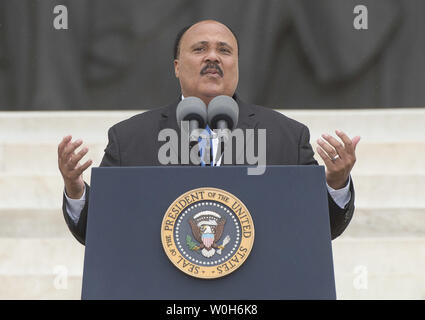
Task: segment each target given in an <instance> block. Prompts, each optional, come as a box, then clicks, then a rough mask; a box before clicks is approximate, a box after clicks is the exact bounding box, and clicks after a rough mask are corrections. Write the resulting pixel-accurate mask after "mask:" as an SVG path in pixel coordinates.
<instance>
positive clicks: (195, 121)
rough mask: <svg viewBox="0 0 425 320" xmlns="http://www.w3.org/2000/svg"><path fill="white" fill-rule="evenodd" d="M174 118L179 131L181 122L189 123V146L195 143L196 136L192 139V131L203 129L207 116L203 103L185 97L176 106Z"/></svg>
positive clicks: (199, 100)
mask: <svg viewBox="0 0 425 320" xmlns="http://www.w3.org/2000/svg"><path fill="white" fill-rule="evenodd" d="M176 117H177V123H178V125H179V127H180V129H181V122H182V121H188V122H189V136H190V139H189V141H191V144H192V143H197V142H198V141H197V136H193V137H192V135H193V134H194V131H196V130H198V129H199V128H202V129H203V128H205V126H206V123H207V118H208V114H207V106H206V105H205V103H204V102H203V101H202V100H201V99H199V98H196V97H187V98H185V99H184V100H182V101H180V103H179V104H178V106H177V110H176ZM195 138H196V139H195ZM193 140H196V141H193Z"/></svg>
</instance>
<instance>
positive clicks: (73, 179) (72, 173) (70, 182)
mask: <svg viewBox="0 0 425 320" xmlns="http://www.w3.org/2000/svg"><path fill="white" fill-rule="evenodd" d="M71 140H72V136H70V135H69V136H66V137H65V138H63V139H62V141H61V143H60V144H59V145H58V165H59V170H60V172H61V174H62V177H63V181H64V182H65V190H66V194H67V195H68V197H70V198H71V199H79V198H81V196H82V195H83V192H84V180H83V172H84V170H86V169H87V168H88V167H90V166H91V164H92V163H93V161H92V160H87V161H86V162H85V163H84V164H82V165H81V164H80V160H81V159H82V158H83V157H84V156H85V155H86V154H87V152H88V151H89V149H88V148H87V147H84V148H82V149H81V150H80V151H79V152H78V153H75V150H76V149H77V148H78V147H79V146H81V145H82V144H83V141H82V140H77V141H74V142H72V141H71Z"/></svg>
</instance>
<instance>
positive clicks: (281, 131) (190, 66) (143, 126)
mask: <svg viewBox="0 0 425 320" xmlns="http://www.w3.org/2000/svg"><path fill="white" fill-rule="evenodd" d="M238 50H239V47H238V40H237V38H236V36H235V35H234V33H233V32H232V31H231V30H230V29H229V28H228V27H227V26H225V25H223V24H221V23H219V22H217V21H213V20H205V21H201V22H198V23H196V24H193V25H192V26H190V27H186V28H184V29H183V30H182V31H181V32H180V33H179V34H178V36H177V39H176V44H175V48H174V70H175V74H176V77H177V78H178V79H179V82H180V87H181V93H182V98H184V97H197V98H199V99H201V100H202V101H203V102H204V103H205V105H207V106H208V104H209V103H210V101H211V100H212V99H213V98H214V97H217V96H220V95H226V96H229V97H233V98H234V99H235V100H236V102H237V103H238V105H239V119H238V127H240V128H243V129H253V128H265V129H266V130H267V131H266V132H267V134H266V135H267V136H266V138H267V162H266V164H267V165H317V161H316V160H315V159H314V158H313V155H314V152H313V150H312V147H311V145H310V134H309V130H308V128H307V127H306V126H305V125H303V124H301V123H299V122H297V121H295V120H292V119H289V118H287V117H285V116H283V115H282V114H280V113H278V112H276V111H274V110H272V109H268V108H264V107H260V106H256V105H251V104H248V103H245V102H243V101H241V100H240V98H239V97H237V95H236V94H235V92H236V88H237V85H238V80H239V69H238V68H239V67H238V56H239V51H238ZM178 103H179V101H176V102H174V103H172V104H170V105H169V106H166V107H163V108H159V109H154V110H151V111H148V112H145V113H143V114H140V115H136V116H134V117H132V118H130V119H128V120H125V121H122V122H120V123H118V124H116V125H114V126H113V127H112V128H110V129H109V132H108V138H109V142H108V146H107V147H106V149H105V154H104V157H103V160H102V162H101V164H100V165H101V166H157V165H161V164H160V163H159V161H158V148H159V147H160V144H159V142H158V133H159V131H160V130H161V129H164V128H171V129H175V130H179V127H178V124H177V120H176V108H177V105H178ZM336 134H337V135H338V137H339V138H340V139H341V141H342V143H341V142H340V141H339V140H337V139H336V138H335V137H333V136H331V135H327V134H324V135H322V139H319V140H318V145H319V147H318V148H317V152H318V153H319V155H320V157H321V158H322V159H323V161H324V163H325V166H326V183H327V188H328V202H329V216H330V226H331V236H332V239H335V238H336V237H338V236H339V235H340V234H341V233H342V232H343V231H344V230H345V228H346V227H347V225H348V223H349V222H350V220H351V218H352V215H353V212H354V187H353V183H352V181H351V178H350V171H351V169H352V168H353V166H354V163H355V161H356V157H355V149H356V145H357V143H358V142H359V141H360V137H355V138H353V139H350V138H349V137H348V136H347V135H346V134H345V133H343V132H341V131H338V130H337V131H336ZM82 143H83V141H81V140H77V141H72V137H71V136H67V137H65V138H63V140H62V142H61V143H60V144H59V146H58V163H59V170H60V172H61V174H62V176H63V179H64V183H65V191H64V198H63V212H64V217H65V220H66V222H67V224H68V227H69V229H70V230H71V232H72V233H73V235H74V236H75V237H76V238H77V240H78V241H80V242H81V243H82V244H84V243H85V235H86V224H87V211H88V201H89V195H90V187H89V186H88V185H87V184H86V183H85V182H84V180H83V172H84V171H85V170H86V169H87V168H89V167H90V165H91V164H92V161H91V160H88V161H85V162H84V163H82V164H80V161H81V160H82V158H83V157H84V156H85V155H86V154H87V152H88V149H87V147H84V148H82V149H81V150H80V151H79V152H76V149H77V148H79V147H80V146H81V145H82ZM213 164H214V162H213ZM117 219H119V217H117ZM305 223H309V222H308V221H306V222H305Z"/></svg>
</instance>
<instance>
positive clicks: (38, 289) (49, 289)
mask: <svg viewBox="0 0 425 320" xmlns="http://www.w3.org/2000/svg"><path fill="white" fill-rule="evenodd" d="M58 270H59V273H58V274H55V275H19V276H14V275H12V276H2V275H0V300H80V299H81V289H82V276H81V275H80V276H68V277H66V280H64V279H65V278H64V277H63V276H62V275H61V274H60V269H58Z"/></svg>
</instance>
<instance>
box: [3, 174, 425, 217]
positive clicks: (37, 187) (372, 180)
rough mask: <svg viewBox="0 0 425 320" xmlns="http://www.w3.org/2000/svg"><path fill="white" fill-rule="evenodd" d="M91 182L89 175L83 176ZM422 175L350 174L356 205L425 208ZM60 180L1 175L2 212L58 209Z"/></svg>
mask: <svg viewBox="0 0 425 320" xmlns="http://www.w3.org/2000/svg"><path fill="white" fill-rule="evenodd" d="M84 177H85V180H86V181H87V182H89V181H90V172H87V174H86V175H85V176H84ZM424 179H425V174H406V175H405V174H399V175H397V174H394V175H393V174H382V175H378V174H376V175H375V174H365V175H360V174H359V175H357V174H356V173H354V174H353V181H354V183H355V188H356V204H357V206H358V207H365V208H367V207H369V208H381V207H387V208H417V207H425V197H424V194H425V183H424V181H425V180H424ZM62 194H63V180H62V177H61V176H60V173H59V171H58V173H57V174H56V175H47V174H45V175H25V174H23V175H18V174H0V209H1V208H39V209H46V208H60V207H61V204H62Z"/></svg>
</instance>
